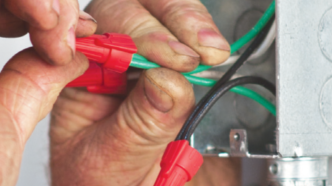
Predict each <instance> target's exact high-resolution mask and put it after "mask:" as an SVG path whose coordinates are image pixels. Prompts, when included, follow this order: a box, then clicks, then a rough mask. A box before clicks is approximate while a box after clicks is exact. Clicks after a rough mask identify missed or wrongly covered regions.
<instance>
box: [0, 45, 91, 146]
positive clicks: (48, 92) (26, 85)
mask: <svg viewBox="0 0 332 186" xmlns="http://www.w3.org/2000/svg"><path fill="white" fill-rule="evenodd" d="M87 67H88V60H87V59H86V57H85V56H84V55H83V54H81V53H77V54H76V56H75V60H73V61H72V62H71V63H69V64H68V65H66V66H52V65H49V64H47V63H45V62H44V61H43V60H42V59H41V58H40V57H38V55H37V54H36V52H35V51H34V50H33V49H32V48H30V49H27V50H24V51H22V52H20V53H19V54H17V55H15V56H14V57H13V58H12V59H11V60H10V61H9V62H8V63H7V64H6V66H5V67H4V69H3V70H2V72H1V74H0V105H1V106H3V107H4V108H6V109H7V110H8V111H9V113H11V114H12V117H13V118H15V122H16V123H17V127H18V131H20V135H21V136H22V139H23V141H26V140H27V138H28V137H29V136H30V134H31V132H32V130H33V129H34V126H35V125H36V124H37V122H38V121H39V120H41V119H42V118H44V117H45V116H46V114H47V113H48V112H49V111H50V110H51V108H52V106H53V104H54V102H55V100H56V98H57V97H58V95H59V93H60V91H61V90H62V88H63V87H64V86H65V85H66V84H67V83H68V82H70V81H72V80H73V79H74V78H76V77H77V76H79V75H81V74H82V73H83V72H84V71H85V70H86V68H87Z"/></svg>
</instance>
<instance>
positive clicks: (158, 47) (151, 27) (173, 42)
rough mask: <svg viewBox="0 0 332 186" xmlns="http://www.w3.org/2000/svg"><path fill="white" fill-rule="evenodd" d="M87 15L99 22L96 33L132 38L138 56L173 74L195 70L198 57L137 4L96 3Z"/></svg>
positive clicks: (126, 1)
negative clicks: (111, 33) (122, 35)
mask: <svg viewBox="0 0 332 186" xmlns="http://www.w3.org/2000/svg"><path fill="white" fill-rule="evenodd" d="M87 12H89V13H91V15H92V16H93V17H94V18H95V19H96V20H97V21H98V24H99V25H98V29H97V32H98V33H99V34H100V33H104V32H118V33H124V34H129V35H130V36H131V37H133V39H134V42H135V44H136V45H137V48H138V53H139V54H141V55H143V56H145V57H147V58H148V59H149V60H151V61H155V62H157V63H158V64H160V65H161V66H164V67H167V68H172V69H174V70H176V71H191V70H193V69H194V68H196V67H197V65H198V64H199V61H200V58H199V55H198V54H197V53H196V52H195V51H193V50H192V49H191V48H189V47H188V46H186V45H184V44H183V43H181V42H179V41H178V39H177V38H176V37H175V36H174V35H173V34H172V33H171V32H170V31H169V30H168V29H167V28H165V27H164V26H163V25H162V24H160V22H159V21H158V20H157V19H155V18H154V17H153V16H151V14H150V13H149V12H148V11H146V10H145V9H144V7H142V6H141V5H140V3H139V2H137V1H132V0H121V1H103V0H95V1H93V2H92V3H91V4H90V5H89V7H88V8H87Z"/></svg>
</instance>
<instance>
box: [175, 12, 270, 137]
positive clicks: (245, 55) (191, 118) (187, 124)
mask: <svg viewBox="0 0 332 186" xmlns="http://www.w3.org/2000/svg"><path fill="white" fill-rule="evenodd" d="M273 21H274V14H273V16H272V17H271V19H270V20H269V22H268V23H267V24H266V25H265V27H264V28H263V29H262V31H261V32H260V33H259V34H258V35H257V37H256V38H255V39H254V41H253V42H252V43H251V44H250V45H249V47H248V48H247V49H246V50H245V51H244V53H243V54H242V55H241V57H240V58H239V59H238V60H237V61H236V62H235V63H234V65H232V66H231V67H230V68H229V70H228V71H227V72H226V73H225V75H224V76H223V77H222V78H220V80H219V81H218V82H217V83H216V84H215V85H214V86H213V87H212V88H211V89H210V91H209V92H208V93H207V94H206V95H205V96H204V97H203V98H202V99H201V100H200V101H199V103H198V104H197V105H196V107H195V109H194V111H193V112H192V113H191V115H190V116H189V117H188V119H187V120H186V122H185V124H184V126H183V127H182V129H181V130H180V132H179V134H178V136H177V138H176V140H180V139H183V138H182V137H183V135H185V134H184V133H185V132H186V131H188V128H190V126H191V125H193V124H192V122H195V118H196V117H199V116H197V112H198V111H199V110H200V109H202V108H203V107H205V105H206V103H207V102H209V100H210V99H211V97H212V96H213V95H214V94H215V91H217V90H218V88H219V87H221V86H223V84H225V83H226V82H227V81H229V80H230V78H231V77H232V76H233V75H234V74H235V73H236V71H237V70H238V69H239V68H240V67H241V66H242V65H243V64H244V62H245V61H246V60H247V59H248V57H249V56H250V55H251V54H252V53H253V52H254V50H255V49H256V48H257V47H258V46H259V45H260V44H261V43H262V41H263V40H264V38H265V36H266V35H267V32H268V30H269V28H270V26H271V25H272V23H273ZM185 76H186V78H187V79H188V78H189V79H190V78H192V76H190V75H185ZM195 79H197V77H196V78H195ZM191 81H193V80H192V79H191Z"/></svg>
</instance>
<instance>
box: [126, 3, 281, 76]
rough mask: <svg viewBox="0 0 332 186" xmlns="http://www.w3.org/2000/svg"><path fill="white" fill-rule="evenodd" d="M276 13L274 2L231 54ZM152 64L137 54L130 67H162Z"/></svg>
mask: <svg viewBox="0 0 332 186" xmlns="http://www.w3.org/2000/svg"><path fill="white" fill-rule="evenodd" d="M274 12H275V0H273V1H272V3H271V4H270V6H269V7H268V9H267V10H266V11H265V13H264V14H263V16H262V17H261V18H260V19H259V20H258V22H257V23H256V25H255V26H254V27H253V28H252V29H251V30H250V31H249V32H247V33H246V34H245V35H244V36H242V37H241V38H240V39H238V40H237V41H235V42H234V43H233V44H232V45H231V54H233V53H234V52H236V51H238V50H239V49H240V48H242V47H243V46H244V45H246V44H247V43H248V42H249V41H251V40H252V39H253V38H254V37H255V36H256V35H257V34H258V33H259V32H260V31H261V30H262V28H263V27H264V26H265V25H266V23H267V22H268V21H269V20H270V18H271V17H272V16H273V14H274ZM151 63H153V62H150V61H148V60H147V59H146V58H144V57H143V56H140V55H138V54H135V55H134V57H133V60H132V62H131V64H130V66H132V67H136V68H142V69H150V68H156V67H160V66H159V65H158V66H156V65H155V66H156V67H153V65H152V64H151ZM211 67H212V66H209V65H198V67H197V68H196V69H195V70H193V71H191V72H186V73H183V74H195V73H198V72H202V71H204V70H208V69H210V68H211Z"/></svg>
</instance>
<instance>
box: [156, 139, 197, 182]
mask: <svg viewBox="0 0 332 186" xmlns="http://www.w3.org/2000/svg"><path fill="white" fill-rule="evenodd" d="M202 164H203V157H202V155H201V154H200V153H199V152H198V151H197V150H196V149H194V148H192V147H191V146H190V145H189V142H188V141H187V140H178V141H173V142H171V143H169V144H168V146H167V148H166V150H165V153H164V156H163V158H162V160H161V163H160V166H161V171H160V173H159V175H158V178H157V180H156V182H155V184H154V186H183V185H184V184H185V183H186V182H188V181H190V180H191V179H192V178H193V177H194V175H195V174H196V173H197V171H198V169H199V168H200V167H201V165H202Z"/></svg>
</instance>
